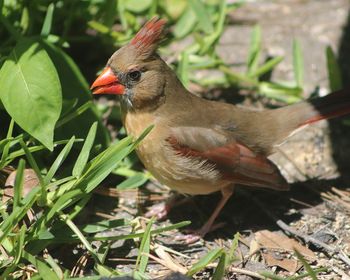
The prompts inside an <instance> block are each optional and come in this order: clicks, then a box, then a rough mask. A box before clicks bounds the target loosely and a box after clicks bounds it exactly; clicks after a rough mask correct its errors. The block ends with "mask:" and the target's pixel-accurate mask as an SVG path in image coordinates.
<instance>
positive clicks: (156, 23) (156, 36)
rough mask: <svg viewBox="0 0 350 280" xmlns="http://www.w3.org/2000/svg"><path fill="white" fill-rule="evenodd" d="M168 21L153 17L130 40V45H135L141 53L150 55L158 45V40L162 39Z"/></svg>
mask: <svg viewBox="0 0 350 280" xmlns="http://www.w3.org/2000/svg"><path fill="white" fill-rule="evenodd" d="M165 23H166V21H165V20H164V19H159V18H158V17H153V18H152V19H151V20H149V21H148V22H147V23H146V24H145V25H144V26H143V27H142V28H141V29H140V30H139V32H137V34H136V35H135V37H134V38H133V39H132V40H131V41H130V45H131V46H132V47H134V48H135V49H136V50H137V52H138V54H139V55H143V56H148V55H151V54H153V52H154V51H155V50H156V49H157V47H158V42H159V41H160V40H161V39H162V35H163V30H164V26H165Z"/></svg>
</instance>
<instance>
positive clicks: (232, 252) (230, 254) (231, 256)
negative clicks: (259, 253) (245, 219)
mask: <svg viewBox="0 0 350 280" xmlns="http://www.w3.org/2000/svg"><path fill="white" fill-rule="evenodd" d="M239 238H240V234H239V232H237V233H236V234H235V236H234V237H233V240H232V244H231V247H230V251H229V252H228V261H229V262H233V261H234V258H235V251H236V250H237V248H238V241H239Z"/></svg>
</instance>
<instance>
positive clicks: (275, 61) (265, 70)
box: [254, 56, 283, 77]
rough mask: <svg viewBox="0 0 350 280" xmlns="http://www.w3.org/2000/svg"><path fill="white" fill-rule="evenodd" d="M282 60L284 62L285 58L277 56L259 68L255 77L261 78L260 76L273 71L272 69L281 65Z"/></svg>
mask: <svg viewBox="0 0 350 280" xmlns="http://www.w3.org/2000/svg"><path fill="white" fill-rule="evenodd" d="M282 60H283V56H276V57H274V58H271V59H269V60H268V61H266V62H265V63H264V64H263V65H261V66H259V67H258V69H256V71H255V73H254V76H255V77H260V76H262V75H264V74H265V73H268V72H270V71H272V69H273V68H274V67H275V66H276V65H277V64H279V63H280V62H281V61H282Z"/></svg>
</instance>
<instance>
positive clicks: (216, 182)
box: [124, 113, 229, 194]
mask: <svg viewBox="0 0 350 280" xmlns="http://www.w3.org/2000/svg"><path fill="white" fill-rule="evenodd" d="M124 125H125V128H126V130H127V133H128V134H129V135H132V136H133V137H134V138H137V137H138V136H140V135H141V134H142V132H143V131H144V130H145V129H146V128H147V127H149V126H150V125H154V128H153V129H152V130H151V132H150V133H149V134H148V135H147V136H146V137H145V138H144V139H143V140H142V142H141V143H140V145H139V146H138V148H137V149H136V152H137V155H138V156H139V158H140V160H141V161H142V163H143V164H144V165H145V167H146V168H147V170H148V171H149V172H151V173H152V175H153V176H154V177H155V178H156V179H157V180H159V181H160V182H161V183H162V184H165V185H167V186H168V187H170V188H172V189H174V190H176V191H178V192H181V193H187V194H208V193H212V192H215V191H218V190H220V189H221V188H223V187H225V186H226V185H228V184H229V182H227V181H223V180H221V178H220V177H221V176H220V174H219V172H218V171H217V170H216V168H215V166H214V165H210V164H208V162H207V161H205V160H202V159H198V158H193V157H184V156H183V155H179V154H178V153H177V152H176V151H175V150H174V149H173V147H172V146H171V145H170V144H169V142H168V141H167V139H168V138H169V136H170V135H171V127H169V126H168V125H167V123H166V122H164V121H162V119H161V118H157V117H155V116H152V115H151V114H148V113H143V114H129V113H128V114H127V115H126V116H125V118H124Z"/></svg>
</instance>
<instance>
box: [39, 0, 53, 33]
mask: <svg viewBox="0 0 350 280" xmlns="http://www.w3.org/2000/svg"><path fill="white" fill-rule="evenodd" d="M54 9H55V4H54V3H51V4H50V5H49V6H48V7H47V11H46V15H45V19H44V24H43V27H42V29H41V33H40V35H41V36H44V37H46V36H48V35H49V34H50V32H51V26H52V19H53V11H54Z"/></svg>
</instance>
